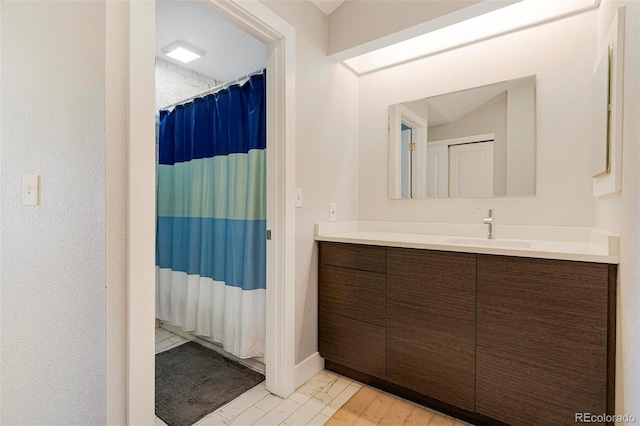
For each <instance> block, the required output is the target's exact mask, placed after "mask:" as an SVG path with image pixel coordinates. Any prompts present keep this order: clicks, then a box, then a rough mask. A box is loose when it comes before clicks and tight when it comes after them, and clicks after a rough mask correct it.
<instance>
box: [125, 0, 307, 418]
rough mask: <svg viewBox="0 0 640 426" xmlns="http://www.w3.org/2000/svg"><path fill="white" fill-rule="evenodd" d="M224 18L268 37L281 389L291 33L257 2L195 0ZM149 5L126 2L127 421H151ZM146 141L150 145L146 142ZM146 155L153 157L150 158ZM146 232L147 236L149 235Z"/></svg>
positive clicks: (287, 363)
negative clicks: (127, 65) (128, 4)
mask: <svg viewBox="0 0 640 426" xmlns="http://www.w3.org/2000/svg"><path fill="white" fill-rule="evenodd" d="M201 4H202V5H204V6H206V7H207V8H208V9H210V10H213V11H214V12H216V14H218V15H219V16H221V17H222V18H224V19H225V20H227V21H229V22H231V23H233V24H235V25H237V26H238V27H239V28H241V29H243V30H244V31H247V32H248V33H250V34H251V35H252V36H254V37H256V38H257V39H258V40H260V41H262V42H263V43H265V44H267V67H266V68H267V74H266V76H267V77H266V80H267V87H269V90H268V91H267V95H266V105H267V126H266V134H267V144H268V146H269V149H268V150H267V152H266V163H267V171H268V174H267V179H266V180H267V185H266V186H267V189H266V193H267V200H269V203H268V205H267V227H268V228H269V229H270V230H271V235H273V238H272V240H271V241H269V242H268V243H267V248H266V263H267V265H272V266H273V267H267V271H266V282H267V285H266V336H265V339H266V340H265V353H264V359H265V372H266V388H267V390H269V391H270V392H271V393H274V394H276V395H278V396H281V397H287V396H288V395H289V394H290V393H291V392H293V390H294V388H295V383H296V370H295V356H294V354H295V330H294V316H295V315H294V304H293V303H292V302H293V300H294V265H293V264H292V263H291V262H287V261H286V259H291V258H293V253H294V244H295V235H294V232H295V216H294V215H295V210H294V204H293V198H292V197H290V196H288V194H291V193H292V192H293V186H294V180H293V178H294V167H295V165H294V163H293V159H294V158H295V155H294V152H293V146H294V145H293V139H294V133H295V124H294V120H293V115H294V96H295V92H294V90H293V81H294V63H295V50H294V37H295V31H294V29H293V27H291V25H290V24H288V23H287V22H286V21H284V20H283V19H282V18H280V17H279V16H277V15H275V14H274V13H273V12H271V11H270V10H269V9H268V8H267V7H266V6H264V5H262V4H260V3H259V2H241V3H236V2H232V1H226V0H217V1H208V2H207V1H205V2H202V3H201ZM154 15H155V5H153V3H151V4H149V3H145V2H132V3H131V4H130V19H129V25H130V35H129V37H130V43H131V47H130V52H131V55H130V62H129V66H130V76H131V77H130V83H131V85H130V99H129V102H130V104H129V106H130V108H129V123H130V127H129V141H130V142H129V143H130V150H129V152H130V163H129V176H130V177H129V182H130V185H129V217H128V220H129V227H128V228H129V231H128V238H129V256H128V263H129V273H128V282H129V299H128V312H129V316H128V337H127V339H128V341H127V347H128V360H129V365H128V377H127V380H128V385H127V387H128V393H127V400H128V421H129V423H131V424H148V423H150V420H151V421H153V405H154V397H153V396H154V386H153V383H154V379H153V377H154V361H153V358H152V357H153V353H154V351H153V346H152V345H153V343H152V342H153V340H151V335H152V334H153V328H150V327H149V326H150V325H151V324H153V321H149V319H150V315H153V312H154V311H155V297H154V291H153V290H154V289H153V287H150V286H152V285H153V280H154V276H155V273H154V270H155V262H154V261H150V260H151V259H150V258H151V256H150V254H151V253H154V252H155V232H154V229H155V221H154V219H153V218H154V217H155V204H156V203H155V200H154V199H150V198H151V197H149V194H150V192H151V193H154V192H155V180H156V179H155V178H154V175H155V166H154V164H155V161H154V159H155V153H154V150H153V148H151V147H152V146H153V145H151V144H152V139H153V134H154V132H153V123H152V122H151V121H150V120H148V119H146V118H145V117H149V115H150V113H151V111H153V110H154V106H153V101H152V102H149V99H153V97H154V94H153V92H154V85H153V84H151V85H150V84H149V81H150V80H152V79H153V75H154V71H155V70H154V63H153V62H152V61H150V60H149V59H150V57H149V56H147V55H148V53H149V52H150V51H153V49H154V40H153V38H154V37H153V36H152V33H153V28H154V25H153V23H154ZM149 148H151V149H149ZM151 161H153V162H151ZM150 236H151V237H152V238H150Z"/></svg>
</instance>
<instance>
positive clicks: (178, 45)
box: [161, 40, 205, 64]
mask: <svg viewBox="0 0 640 426" xmlns="http://www.w3.org/2000/svg"><path fill="white" fill-rule="evenodd" d="M161 52H162V53H164V54H165V55H167V56H168V57H170V58H173V59H176V60H178V61H180V62H182V63H185V64H188V63H189V62H191V61H193V60H194V59H198V58H200V57H202V56H204V53H205V52H204V50H201V49H198V48H197V47H193V46H191V45H190V44H187V43H185V42H184V41H180V40H178V41H174V42H173V43H171V44H169V45H167V46H165V47H163V48H162V49H161Z"/></svg>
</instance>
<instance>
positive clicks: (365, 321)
mask: <svg viewBox="0 0 640 426" xmlns="http://www.w3.org/2000/svg"><path fill="white" fill-rule="evenodd" d="M386 271H387V248H386V247H375V246H364V245H362V246H361V245H355V244H340V243H322V246H321V249H320V277H319V301H320V302H319V311H320V312H319V324H320V326H319V330H318V340H319V342H318V346H319V350H320V354H321V355H322V356H323V357H324V358H325V359H327V360H331V361H333V362H336V363H338V364H341V365H343V366H345V367H348V368H352V369H354V370H357V371H361V372H363V373H366V374H369V375H371V376H374V377H378V378H384V366H385V318H386V286H387V275H386Z"/></svg>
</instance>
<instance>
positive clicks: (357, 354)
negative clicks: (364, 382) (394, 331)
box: [319, 312, 385, 378]
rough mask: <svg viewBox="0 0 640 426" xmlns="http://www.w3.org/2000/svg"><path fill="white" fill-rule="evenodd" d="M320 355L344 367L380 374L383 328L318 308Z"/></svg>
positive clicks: (382, 357) (383, 349)
mask: <svg viewBox="0 0 640 426" xmlns="http://www.w3.org/2000/svg"><path fill="white" fill-rule="evenodd" d="M319 323H320V328H319V349H320V355H322V357H324V358H325V359H327V360H329V361H333V362H335V363H338V364H341V365H344V366H345V367H349V368H352V369H354V370H358V371H360V372H363V373H366V374H370V375H372V376H374V377H379V378H384V368H385V366H384V365H385V361H384V359H385V355H384V352H385V329H384V327H381V326H378V325H373V324H368V323H366V322H362V321H357V320H353V319H351V318H345V317H341V316H338V315H333V314H328V313H326V312H320V314H319Z"/></svg>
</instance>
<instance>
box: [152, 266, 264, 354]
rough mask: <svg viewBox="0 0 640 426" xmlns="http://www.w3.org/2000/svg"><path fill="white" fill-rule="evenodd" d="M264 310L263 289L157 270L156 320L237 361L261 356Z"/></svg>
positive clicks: (169, 270)
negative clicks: (220, 349)
mask: <svg viewBox="0 0 640 426" xmlns="http://www.w3.org/2000/svg"><path fill="white" fill-rule="evenodd" d="M265 307H266V290H265V289H254V290H242V288H240V287H233V286H228V285H225V283H224V282H221V281H214V280H213V279H211V278H207V277H201V276H199V275H187V274H186V273H184V272H180V271H172V270H171V269H169V268H159V267H156V318H158V319H160V320H162V321H166V322H168V323H170V324H173V325H177V326H179V327H181V328H182V329H183V330H185V331H188V332H190V333H193V334H195V335H198V336H204V337H208V338H209V339H211V340H213V341H215V342H218V343H221V344H222V347H223V348H224V350H225V351H227V352H229V353H232V354H233V355H235V356H237V357H239V358H253V357H262V356H264V338H265V331H266V330H265V322H264V319H265V317H266V312H265Z"/></svg>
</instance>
